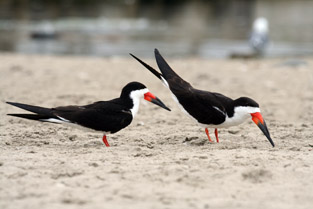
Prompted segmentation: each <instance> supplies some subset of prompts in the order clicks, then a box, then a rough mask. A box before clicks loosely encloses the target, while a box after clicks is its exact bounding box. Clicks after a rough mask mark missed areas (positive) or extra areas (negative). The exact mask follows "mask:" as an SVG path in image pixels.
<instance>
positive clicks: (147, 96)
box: [144, 92, 171, 111]
mask: <svg viewBox="0 0 313 209" xmlns="http://www.w3.org/2000/svg"><path fill="white" fill-rule="evenodd" d="M144 99H145V100H147V101H149V102H152V103H153V104H156V105H158V106H160V107H162V108H164V109H166V110H168V111H171V109H170V108H168V107H166V106H165V104H163V102H162V101H161V100H160V99H159V98H157V97H156V96H154V95H153V94H152V93H151V92H147V93H145V94H144Z"/></svg>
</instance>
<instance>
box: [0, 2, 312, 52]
mask: <svg viewBox="0 0 313 209" xmlns="http://www.w3.org/2000/svg"><path fill="white" fill-rule="evenodd" d="M259 17H264V19H265V20H266V21H267V22H266V24H267V26H266V27H267V29H266V33H267V34H266V36H267V37H266V41H265V42H264V43H265V44H264V46H262V47H264V48H266V49H265V50H264V51H263V52H262V55H263V56H266V57H277V56H306V55H312V54H313V1H312V0H297V1H295V0H216V1H214V0H194V1H193V0H0V51H1V52H14V53H24V54H55V55H64V54H67V55H84V56H85V55H86V56H101V57H108V56H129V55H128V53H129V52H131V53H134V54H136V55H138V56H140V57H152V56H153V49H154V48H160V49H162V50H166V53H165V54H166V55H167V56H174V57H175V56H179V57H184V56H197V57H204V58H226V57H229V56H233V55H234V54H244V55H246V54H250V53H253V50H255V49H254V48H253V46H251V34H252V28H253V22H254V21H255V20H256V19H257V18H259Z"/></svg>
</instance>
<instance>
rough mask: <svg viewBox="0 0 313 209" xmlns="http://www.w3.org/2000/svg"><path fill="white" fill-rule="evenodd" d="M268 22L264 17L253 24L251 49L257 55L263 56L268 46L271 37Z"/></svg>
mask: <svg viewBox="0 0 313 209" xmlns="http://www.w3.org/2000/svg"><path fill="white" fill-rule="evenodd" d="M268 33H269V28H268V21H267V19H266V18H264V17H259V18H257V19H256V20H255V21H254V22H253V27H252V32H251V36H250V39H249V43H250V46H251V48H252V49H253V51H254V53H255V55H257V56H263V55H264V54H265V50H266V47H267V45H268V41H269V37H268Z"/></svg>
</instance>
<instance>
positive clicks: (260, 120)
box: [251, 112, 275, 147]
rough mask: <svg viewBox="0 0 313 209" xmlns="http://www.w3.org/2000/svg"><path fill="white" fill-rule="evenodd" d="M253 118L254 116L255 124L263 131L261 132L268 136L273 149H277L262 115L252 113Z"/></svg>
mask: <svg viewBox="0 0 313 209" xmlns="http://www.w3.org/2000/svg"><path fill="white" fill-rule="evenodd" d="M251 116H252V120H253V122H254V123H255V124H256V125H257V126H258V127H259V128H260V129H261V131H262V132H263V134H264V135H265V136H266V138H267V139H268V141H269V142H270V143H271V145H272V146H273V147H275V144H274V142H273V140H272V138H271V136H270V132H269V131H268V129H267V126H266V123H265V120H264V119H263V117H262V115H261V113H259V112H256V113H251Z"/></svg>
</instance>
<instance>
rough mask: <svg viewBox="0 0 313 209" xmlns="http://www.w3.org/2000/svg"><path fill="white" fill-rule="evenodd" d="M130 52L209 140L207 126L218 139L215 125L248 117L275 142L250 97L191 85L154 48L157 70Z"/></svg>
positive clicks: (257, 106) (222, 125)
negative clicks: (161, 84) (201, 128)
mask: <svg viewBox="0 0 313 209" xmlns="http://www.w3.org/2000/svg"><path fill="white" fill-rule="evenodd" d="M130 55H131V56H132V57H134V58H135V59H136V60H137V61H139V62H140V63H141V64H142V65H143V66H145V67H146V68H147V69H148V70H149V71H150V72H151V73H153V74H154V75H155V76H156V77H158V78H159V79H160V80H161V81H162V82H163V84H164V85H165V86H166V87H168V88H169V89H170V91H171V92H172V95H173V98H174V100H175V101H176V102H177V103H178V105H179V106H180V107H181V109H182V111H183V112H184V113H186V114H187V115H188V116H190V117H191V118H192V119H194V120H195V121H196V122H197V123H199V124H200V125H202V126H203V127H204V128H205V132H206V134H207V136H208V139H209V140H210V141H212V140H211V138H210V135H209V131H208V128H215V137H216V141H217V142H219V139H218V132H217V129H218V128H227V127H230V126H236V125H239V124H241V123H243V122H244V121H245V120H246V119H248V118H250V117H252V120H253V121H254V123H255V124H256V125H257V126H258V127H259V128H260V129H261V131H262V132H263V133H264V135H265V136H266V137H267V139H268V140H269V142H270V143H271V144H272V146H273V147H274V146H275V145H274V142H273V140H272V139H271V137H270V133H269V131H268V129H267V126H266V123H265V120H264V119H263V117H262V115H261V113H260V107H259V104H258V103H256V102H255V101H254V100H252V99H250V98H248V97H240V98H238V99H235V100H233V99H231V98H229V97H226V96H224V95H222V94H219V93H213V92H209V91H203V90H198V89H195V88H193V87H192V86H191V85H190V84H189V83H188V82H186V81H185V80H183V79H182V78H181V77H180V76H179V75H177V74H176V73H175V72H174V71H173V70H172V69H171V67H170V66H169V65H168V64H167V62H166V61H165V60H164V58H163V57H162V56H161V54H160V53H159V51H158V50H157V49H155V58H156V62H157V64H158V67H159V69H160V70H161V73H159V72H158V71H156V70H155V69H154V68H152V67H151V66H149V65H148V64H146V63H145V62H143V61H142V60H140V59H139V58H137V57H136V56H134V55H132V54H130Z"/></svg>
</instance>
